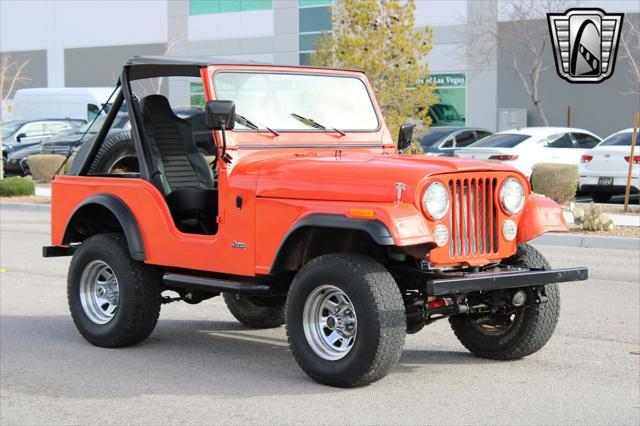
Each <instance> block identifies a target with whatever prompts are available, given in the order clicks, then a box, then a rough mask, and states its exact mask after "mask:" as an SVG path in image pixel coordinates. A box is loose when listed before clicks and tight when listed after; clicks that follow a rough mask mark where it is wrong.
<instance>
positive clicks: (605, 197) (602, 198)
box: [591, 192, 613, 203]
mask: <svg viewBox="0 0 640 426" xmlns="http://www.w3.org/2000/svg"><path fill="white" fill-rule="evenodd" d="M611 197H613V194H609V193H607V192H592V193H591V198H593V201H595V202H596V203H608V202H609V201H610V200H611Z"/></svg>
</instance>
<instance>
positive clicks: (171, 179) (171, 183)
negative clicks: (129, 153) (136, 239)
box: [140, 95, 218, 231]
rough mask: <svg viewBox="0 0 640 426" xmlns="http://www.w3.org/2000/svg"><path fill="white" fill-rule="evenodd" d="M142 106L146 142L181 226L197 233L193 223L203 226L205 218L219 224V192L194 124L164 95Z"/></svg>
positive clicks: (160, 184) (149, 98) (159, 181)
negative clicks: (196, 139) (198, 143)
mask: <svg viewBox="0 0 640 426" xmlns="http://www.w3.org/2000/svg"><path fill="white" fill-rule="evenodd" d="M140 107H141V110H142V120H143V126H144V133H145V136H146V141H147V143H148V145H149V148H150V150H151V153H152V155H153V158H154V161H156V168H157V170H158V176H157V177H158V179H156V186H158V188H159V189H160V191H161V192H162V193H163V195H164V196H165V198H166V200H167V204H168V205H169V210H171V214H172V215H173V217H174V220H175V221H176V223H177V224H178V227H180V225H183V228H184V229H183V230H185V229H186V230H188V231H193V229H192V228H193V221H194V220H195V221H196V222H198V224H199V225H200V227H202V225H203V224H202V223H201V222H202V220H203V219H204V218H205V217H206V218H207V219H206V222H214V223H215V217H216V216H217V211H218V193H217V190H215V189H214V181H213V175H212V173H211V169H210V167H209V164H208V163H207V160H206V159H205V157H204V155H203V154H202V153H201V152H200V151H199V150H198V147H197V146H196V144H195V142H194V139H193V132H192V128H191V124H189V122H188V121H186V120H183V119H182V118H180V117H178V116H177V115H175V114H174V113H173V111H172V109H171V106H170V105H169V101H168V100H167V98H165V97H164V96H162V95H150V96H147V97H145V98H143V99H142V100H141V101H140ZM212 219H213V220H212ZM189 221H191V222H189ZM211 226H214V225H213V224H211Z"/></svg>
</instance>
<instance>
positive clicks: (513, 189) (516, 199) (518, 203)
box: [500, 178, 524, 214]
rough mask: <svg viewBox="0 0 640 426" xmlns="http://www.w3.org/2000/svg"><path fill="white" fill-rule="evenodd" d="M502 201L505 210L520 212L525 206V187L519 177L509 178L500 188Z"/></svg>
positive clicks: (510, 212)
mask: <svg viewBox="0 0 640 426" xmlns="http://www.w3.org/2000/svg"><path fill="white" fill-rule="evenodd" d="M500 202H501V203H502V207H503V208H504V211H505V212H507V213H509V214H517V213H520V210H522V206H524V188H523V187H522V184H521V183H520V182H519V181H518V180H517V179H514V178H508V179H506V180H505V181H504V183H503V184H502V188H501V189H500Z"/></svg>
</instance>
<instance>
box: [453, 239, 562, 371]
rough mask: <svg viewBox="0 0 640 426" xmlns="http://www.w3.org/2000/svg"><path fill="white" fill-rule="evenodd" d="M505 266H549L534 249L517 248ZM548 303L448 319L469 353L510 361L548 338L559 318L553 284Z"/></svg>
mask: <svg viewBox="0 0 640 426" xmlns="http://www.w3.org/2000/svg"><path fill="white" fill-rule="evenodd" d="M504 263H505V264H508V265H512V266H521V267H526V268H532V269H550V268H551V266H550V265H549V263H548V262H547V260H546V259H545V258H544V256H543V255H542V254H541V253H540V252H538V250H536V249H535V248H534V247H532V246H530V245H528V244H521V245H519V246H518V251H517V253H516V254H515V255H514V256H512V257H511V258H509V259H505V261H504ZM545 291H546V295H547V298H548V300H547V302H546V303H542V304H538V305H529V306H525V307H522V308H519V309H516V310H515V311H513V312H509V313H504V314H500V315H486V314H475V315H455V316H452V317H450V318H449V323H450V324H451V328H452V329H453V332H454V333H455V335H456V337H457V338H458V340H459V341H460V343H462V344H463V345H464V347H466V348H467V349H468V350H469V351H470V352H472V353H473V354H475V355H478V356H480V357H482V358H489V359H497V360H511V359H518V358H522V357H525V356H527V355H531V354H532V353H534V352H537V351H538V350H540V348H542V347H543V346H544V345H545V344H546V343H547V342H548V341H549V339H550V338H551V335H552V334H553V332H554V330H555V328H556V324H557V323H558V318H559V316H560V293H559V292H558V286H557V285H556V284H550V285H547V286H546V287H545Z"/></svg>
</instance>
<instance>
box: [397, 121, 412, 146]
mask: <svg viewBox="0 0 640 426" xmlns="http://www.w3.org/2000/svg"><path fill="white" fill-rule="evenodd" d="M414 127H415V126H414V125H413V124H404V125H402V126H401V127H400V134H399V135H398V152H405V151H406V150H407V149H409V148H410V147H411V141H412V140H413V128H414Z"/></svg>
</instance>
